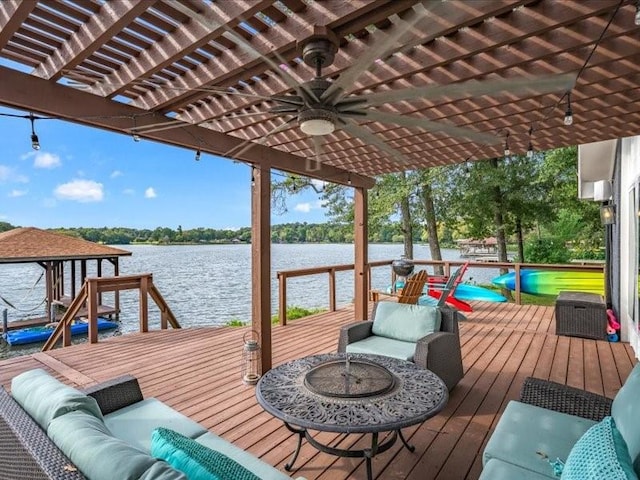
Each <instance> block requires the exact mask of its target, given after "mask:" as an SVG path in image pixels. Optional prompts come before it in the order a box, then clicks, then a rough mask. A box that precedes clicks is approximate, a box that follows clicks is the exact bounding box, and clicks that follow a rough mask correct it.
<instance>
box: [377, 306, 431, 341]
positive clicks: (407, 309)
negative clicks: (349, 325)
mask: <svg viewBox="0 0 640 480" xmlns="http://www.w3.org/2000/svg"><path fill="white" fill-rule="evenodd" d="M371 331H372V333H373V334H374V335H378V336H381V337H387V338H393V339H396V340H401V341H403V342H417V341H418V340H419V339H421V338H422V337H424V336H426V335H428V334H429V333H433V332H438V331H440V310H439V309H437V308H435V307H431V306H427V305H408V304H405V303H395V302H378V303H377V304H376V309H375V313H374V320H373V327H372V329H371Z"/></svg>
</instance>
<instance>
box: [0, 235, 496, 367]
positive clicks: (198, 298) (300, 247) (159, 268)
mask: <svg viewBox="0 0 640 480" xmlns="http://www.w3.org/2000/svg"><path fill="white" fill-rule="evenodd" d="M119 248H122V249H125V250H128V251H131V252H132V256H131V257H123V258H121V259H120V274H121V275H133V274H140V273H152V274H153V281H154V283H155V284H156V286H157V287H158V289H159V290H160V292H161V293H162V295H163V296H164V298H165V299H166V300H167V303H168V304H169V306H170V307H171V309H172V311H173V312H174V314H175V315H176V317H177V318H178V321H179V322H180V324H181V325H182V326H183V327H189V326H202V325H208V326H211V325H224V324H225V323H226V322H228V321H230V320H241V321H244V322H249V321H250V318H251V246H250V245H244V244H243V245H186V246H182V245H180V246H177V245H176V246H156V245H125V246H119ZM402 251H403V250H402V245H399V244H371V245H370V246H369V260H370V261H374V260H391V259H395V258H399V257H400V255H401V254H402ZM442 256H443V257H444V258H445V259H448V260H454V259H459V255H458V251H457V250H453V249H445V250H443V252H442ZM414 257H415V258H417V259H429V258H430V255H429V248H428V247H427V246H425V245H416V246H415V247H414ZM353 260H354V246H353V245H350V244H294V245H282V244H274V245H273V246H272V260H271V263H272V265H271V267H272V275H271V278H272V308H273V313H274V314H275V313H276V311H277V308H278V283H277V278H276V272H277V271H281V270H292V269H298V268H308V267H320V266H327V265H339V264H351V263H353ZM89 267H90V270H89V275H92V274H93V273H94V272H92V271H91V268H93V267H95V262H89ZM42 272H43V269H42V268H41V267H40V266H38V265H34V264H19V265H0V296H1V297H2V298H4V299H6V300H8V301H9V302H10V303H11V304H12V305H14V306H15V307H16V309H12V308H8V307H7V310H8V316H9V321H12V320H18V319H21V318H28V317H33V316H41V315H44V306H43V304H42V301H43V298H44V279H41V280H40V282H38V279H39V277H40V276H41V274H42ZM111 274H112V271H111V269H110V264H109V263H108V262H103V275H111ZM496 275H498V270H497V269H472V268H470V269H469V270H467V273H466V274H465V277H464V281H465V282H469V283H478V284H487V283H490V281H491V279H492V278H493V277H495V276H496ZM389 282H390V267H388V266H385V267H379V268H374V269H373V271H372V288H377V289H384V288H386V287H387V285H389ZM34 285H35V286H34ZM336 290H337V298H336V301H337V303H338V306H341V305H346V304H349V303H351V302H352V301H353V271H347V272H338V273H336ZM110 295H112V294H105V296H104V299H103V303H104V304H112V302H113V300H112V298H113V297H112V296H110ZM2 298H0V310H1V309H2V308H4V307H6V305H4V303H3V301H2ZM120 299H121V300H120V301H121V310H122V313H121V314H120V320H121V326H120V327H119V329H118V330H117V331H111V332H105V333H101V336H111V335H120V334H122V333H128V332H133V331H137V330H138V313H139V311H138V292H137V291H135V290H132V291H125V292H121V294H120ZM287 301H288V302H287V303H288V304H289V305H290V306H291V305H296V306H302V307H307V308H313V307H319V308H327V307H328V305H329V276H328V274H319V275H313V276H305V277H299V278H292V279H289V280H288V282H287ZM149 318H150V325H151V327H150V328H158V327H157V325H159V318H160V315H159V312H158V309H157V308H156V306H155V304H154V303H153V301H151V300H150V301H149ZM38 349H39V347H33V346H32V347H26V348H25V347H9V346H8V345H7V344H6V343H4V342H2V341H0V358H2V357H6V356H15V355H23V354H25V353H29V352H31V351H37V350H38Z"/></svg>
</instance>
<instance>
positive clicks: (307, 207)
mask: <svg viewBox="0 0 640 480" xmlns="http://www.w3.org/2000/svg"><path fill="white" fill-rule="evenodd" d="M325 203H326V202H324V201H323V200H317V201H315V202H313V203H309V202H304V203H298V204H297V205H296V206H295V207H293V209H294V210H295V211H296V212H302V213H309V212H310V211H311V210H318V209H320V208H323V207H324V206H325Z"/></svg>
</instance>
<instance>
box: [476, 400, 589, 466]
mask: <svg viewBox="0 0 640 480" xmlns="http://www.w3.org/2000/svg"><path fill="white" fill-rule="evenodd" d="M595 423H596V422H594V421H593V420H587V419H584V418H579V417H575V416H573V415H567V414H565V413H559V412H554V411H552V410H548V409H546V408H540V407H536V406H533V405H529V404H525V403H521V402H516V401H511V402H509V404H508V405H507V408H505V410H504V413H503V414H502V417H501V418H500V421H499V422H498V425H497V426H496V429H495V431H494V432H493V434H492V435H491V438H490V439H489V442H488V443H487V446H486V448H485V450H484V454H483V457H482V461H483V464H484V465H486V464H487V463H488V462H489V460H490V459H492V458H497V459H499V460H502V461H504V462H507V463H511V464H513V465H516V466H519V467H521V468H525V469H527V470H531V471H533V472H537V473H539V474H541V475H546V476H553V467H552V466H551V464H550V463H549V462H553V461H555V460H556V459H558V458H559V459H560V460H562V461H564V460H566V458H567V457H568V456H569V452H570V451H571V449H572V448H573V446H574V445H575V443H576V442H577V441H578V439H579V438H580V437H582V435H583V434H584V432H586V431H587V430H588V429H589V428H590V427H591V426H593V425H595Z"/></svg>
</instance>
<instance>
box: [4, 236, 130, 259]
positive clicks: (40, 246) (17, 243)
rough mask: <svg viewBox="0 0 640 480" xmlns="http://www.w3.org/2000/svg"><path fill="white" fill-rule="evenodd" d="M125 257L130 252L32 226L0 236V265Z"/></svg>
mask: <svg viewBox="0 0 640 480" xmlns="http://www.w3.org/2000/svg"><path fill="white" fill-rule="evenodd" d="M125 255H131V252H129V251H127V250H122V249H120V248H114V247H109V246H107V245H100V244H98V243H94V242H89V241H87V240H83V239H81V238H77V237H72V236H69V235H64V234H61V233H56V232H52V231H48V230H41V229H39V228H34V227H23V228H14V229H13V230H8V231H6V232H2V233H0V263H27V262H46V261H51V260H89V259H98V258H112V257H122V256H125Z"/></svg>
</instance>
